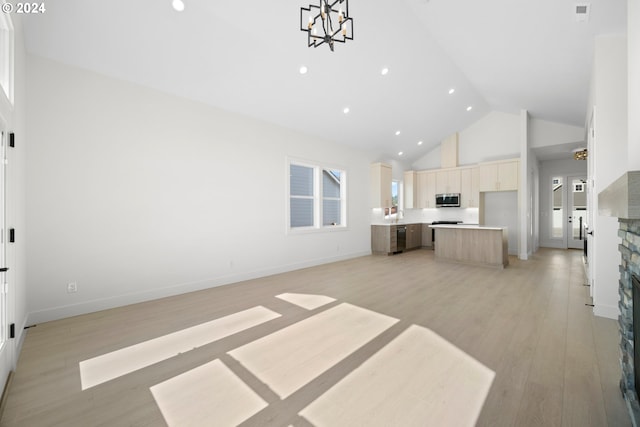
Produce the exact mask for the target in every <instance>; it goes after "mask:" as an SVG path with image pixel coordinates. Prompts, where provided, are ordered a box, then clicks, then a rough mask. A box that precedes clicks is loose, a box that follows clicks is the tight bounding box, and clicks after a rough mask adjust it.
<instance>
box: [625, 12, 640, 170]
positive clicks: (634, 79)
mask: <svg viewBox="0 0 640 427" xmlns="http://www.w3.org/2000/svg"><path fill="white" fill-rule="evenodd" d="M627 22H628V24H627V31H628V45H627V55H628V56H627V59H628V73H627V81H628V86H629V87H628V95H629V98H628V105H629V111H628V117H629V119H628V126H629V145H628V155H627V161H628V162H629V167H628V169H629V170H630V171H637V170H640V119H639V118H640V78H638V76H640V25H638V22H640V0H628V5H627Z"/></svg>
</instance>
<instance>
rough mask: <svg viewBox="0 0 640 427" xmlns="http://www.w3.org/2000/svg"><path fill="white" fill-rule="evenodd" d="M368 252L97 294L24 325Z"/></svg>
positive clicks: (41, 314) (42, 312) (29, 318)
mask: <svg viewBox="0 0 640 427" xmlns="http://www.w3.org/2000/svg"><path fill="white" fill-rule="evenodd" d="M367 255H371V251H364V252H355V253H351V254H345V255H340V256H334V257H327V258H320V259H313V260H308V261H304V262H299V263H295V264H288V265H282V266H278V267H274V268H269V269H264V270H260V271H250V272H244V273H239V274H234V275H229V276H223V277H216V278H212V279H209V280H204V281H199V282H191V283H181V284H178V285H174V286H169V287H165V288H160V289H151V290H148V291H143V292H137V293H131V294H123V295H115V296H112V297H108V298H101V299H96V300H91V301H85V302H82V303H78V304H73V305H64V306H59V307H52V308H47V309H45V310H39V311H33V312H30V313H29V314H28V315H27V319H26V322H25V325H36V324H38V323H43V322H50V321H52V320H58V319H64V318H67V317H73V316H79V315H82V314H87V313H94V312H96V311H101V310H107V309H110V308H115V307H122V306H125V305H130V304H136V303H141V302H145V301H151V300H155V299H159V298H166V297H170V296H174V295H180V294H185V293H188V292H195V291H201V290H203V289H209V288H213V287H216V286H223V285H229V284H231V283H237V282H242V281H245V280H251V279H256V278H259V277H266V276H271V275H274V274H280V273H286V272H288V271H294V270H300V269H302V268H307V267H314V266H317V265H322V264H329V263H332V262H337V261H344V260H347V259H351V258H358V257H361V256H367Z"/></svg>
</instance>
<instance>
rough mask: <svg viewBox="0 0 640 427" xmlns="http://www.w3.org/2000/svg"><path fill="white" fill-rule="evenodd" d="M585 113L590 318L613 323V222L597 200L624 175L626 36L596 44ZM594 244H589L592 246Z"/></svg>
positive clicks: (615, 237)
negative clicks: (590, 128) (590, 129)
mask: <svg viewBox="0 0 640 427" xmlns="http://www.w3.org/2000/svg"><path fill="white" fill-rule="evenodd" d="M592 79H593V81H592V93H591V94H590V108H589V109H588V110H587V111H589V113H588V117H587V121H588V120H589V117H590V115H591V111H593V110H595V125H594V130H595V136H594V144H593V145H594V146H593V147H592V149H591V150H590V151H591V153H590V157H591V158H592V165H593V168H592V169H590V170H589V180H590V182H592V184H593V194H594V195H595V197H593V207H594V209H593V212H594V221H593V222H594V224H593V225H590V228H591V229H593V231H594V236H593V238H592V239H591V240H590V242H589V243H590V248H593V249H592V250H591V249H590V262H589V265H590V269H591V274H590V280H591V282H592V283H591V285H592V290H591V291H592V296H593V303H594V305H595V307H594V310H593V311H594V313H595V314H596V315H599V316H604V317H609V318H613V319H615V318H617V316H618V313H619V310H618V280H619V272H618V265H619V264H620V253H619V252H618V244H619V243H620V239H619V238H618V233H617V229H618V222H617V219H616V218H611V217H605V216H601V215H599V214H598V213H597V212H598V201H597V194H598V193H600V192H601V191H602V190H604V189H605V188H606V187H607V186H609V185H610V184H611V183H612V182H613V181H615V180H616V179H617V178H619V177H620V176H621V175H622V174H623V173H624V172H626V170H625V166H626V165H625V164H624V163H625V160H623V159H624V158H625V156H627V154H628V142H627V141H628V138H627V135H628V127H627V111H628V108H627V39H626V36H601V37H597V38H596V40H595V50H594V65H593V77H592ZM591 243H593V244H591Z"/></svg>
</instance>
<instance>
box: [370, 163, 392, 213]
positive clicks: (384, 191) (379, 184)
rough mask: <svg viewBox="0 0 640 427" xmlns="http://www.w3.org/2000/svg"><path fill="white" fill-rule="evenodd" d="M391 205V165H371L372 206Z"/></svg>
mask: <svg viewBox="0 0 640 427" xmlns="http://www.w3.org/2000/svg"><path fill="white" fill-rule="evenodd" d="M390 206H391V166H390V165H387V164H385V163H373V164H372V165H371V207H372V208H388V207H390Z"/></svg>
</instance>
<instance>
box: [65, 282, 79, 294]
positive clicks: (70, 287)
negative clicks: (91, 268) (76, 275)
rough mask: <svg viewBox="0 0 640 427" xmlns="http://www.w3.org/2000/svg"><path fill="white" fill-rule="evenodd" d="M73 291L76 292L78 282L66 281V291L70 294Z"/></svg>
mask: <svg viewBox="0 0 640 427" xmlns="http://www.w3.org/2000/svg"><path fill="white" fill-rule="evenodd" d="M74 292H78V283H77V282H70V283H67V293H68V294H72V293H74Z"/></svg>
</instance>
